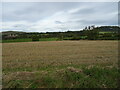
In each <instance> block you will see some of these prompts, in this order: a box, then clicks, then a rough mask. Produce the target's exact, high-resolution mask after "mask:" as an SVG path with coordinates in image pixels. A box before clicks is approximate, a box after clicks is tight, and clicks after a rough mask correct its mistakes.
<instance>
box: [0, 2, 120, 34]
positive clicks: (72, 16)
mask: <svg viewBox="0 0 120 90" xmlns="http://www.w3.org/2000/svg"><path fill="white" fill-rule="evenodd" d="M117 4H118V3H117V2H76V3H75V2H74V3H71V2H60V3H58V2H56V3H54V2H49V3H48V2H47V3H44V2H39V3H35V2H20V3H14V2H10V3H3V13H2V15H3V26H2V28H1V27H0V31H7V30H21V31H26V32H53V31H55V32H56V31H67V30H80V29H83V28H84V27H85V26H88V25H93V24H94V25H97V26H100V25H117V20H118V17H117V16H118V6H117Z"/></svg>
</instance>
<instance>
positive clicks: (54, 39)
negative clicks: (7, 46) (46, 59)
mask: <svg viewBox="0 0 120 90" xmlns="http://www.w3.org/2000/svg"><path fill="white" fill-rule="evenodd" d="M56 40H58V38H41V39H39V41H56ZM11 42H32V39H30V38H24V39H10V40H2V43H11Z"/></svg>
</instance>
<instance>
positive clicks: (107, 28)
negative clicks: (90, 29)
mask: <svg viewBox="0 0 120 90" xmlns="http://www.w3.org/2000/svg"><path fill="white" fill-rule="evenodd" d="M96 28H97V29H98V30H99V31H100V32H118V30H120V27H118V26H101V27H96Z"/></svg>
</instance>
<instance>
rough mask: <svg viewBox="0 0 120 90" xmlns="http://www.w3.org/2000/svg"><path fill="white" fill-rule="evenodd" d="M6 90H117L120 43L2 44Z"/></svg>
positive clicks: (4, 85)
mask: <svg viewBox="0 0 120 90" xmlns="http://www.w3.org/2000/svg"><path fill="white" fill-rule="evenodd" d="M2 45H3V46H2V49H3V52H2V58H3V61H2V63H3V87H4V88H10V87H14V88H19V87H24V88H46V87H52V88H64V87H70V88H75V87H77V88H81V87H83V88H90V87H93V88H96V87H97V88H108V87H112V88H116V87H117V79H118V77H119V76H120V74H119V73H118V69H117V63H118V41H112V40H110V41H107V40H106V41H105V40H103V41H99V40H97V41H95V40H94V41H90V40H79V41H42V42H40V41H39V42H17V43H3V44H2Z"/></svg>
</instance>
